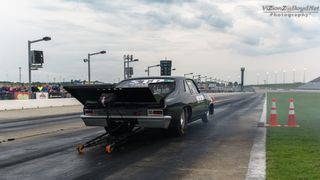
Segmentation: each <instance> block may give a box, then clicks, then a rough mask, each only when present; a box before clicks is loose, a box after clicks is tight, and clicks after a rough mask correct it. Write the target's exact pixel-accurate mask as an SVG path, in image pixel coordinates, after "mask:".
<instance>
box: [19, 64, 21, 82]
mask: <svg viewBox="0 0 320 180" xmlns="http://www.w3.org/2000/svg"><path fill="white" fill-rule="evenodd" d="M19 83H21V67H19Z"/></svg>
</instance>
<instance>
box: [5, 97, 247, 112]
mask: <svg viewBox="0 0 320 180" xmlns="http://www.w3.org/2000/svg"><path fill="white" fill-rule="evenodd" d="M208 94H209V95H210V96H214V97H222V96H234V95H239V94H246V93H208ZM76 105H81V103H80V102H79V101H78V100H76V99H75V98H59V99H30V100H0V111H4V110H14V109H30V108H44V107H59V106H76Z"/></svg>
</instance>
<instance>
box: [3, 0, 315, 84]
mask: <svg viewBox="0 0 320 180" xmlns="http://www.w3.org/2000/svg"><path fill="white" fill-rule="evenodd" d="M262 5H297V6H304V5H314V6H319V5H320V1H319V0H312V1H310V0H309V1H281V3H280V4H279V1H270V0H268V1H251V0H250V1H240V0H239V1H237V0H232V1H223V0H216V1H209V0H188V1H182V0H164V1H160V0H131V1H102V0H101V1H100V0H91V1H89V0H41V1H39V0H28V1H21V0H10V1H9V0H7V1H2V2H1V6H0V24H1V28H0V32H1V33H0V39H1V41H0V52H1V56H0V62H1V66H0V80H5V79H9V80H11V81H18V67H19V66H21V67H22V76H23V81H27V40H35V39H39V38H41V37H43V36H51V37H52V40H51V41H49V42H39V43H36V44H33V46H32V47H33V49H39V50H43V51H44V56H45V64H44V68H43V69H40V70H38V71H33V80H34V81H48V80H49V81H53V78H56V80H57V81H60V80H62V79H65V80H70V79H86V78H87V64H85V63H84V62H83V61H82V59H83V58H85V57H86V56H87V53H88V52H90V53H92V52H96V51H100V50H106V51H107V54H104V55H98V56H93V57H92V59H91V60H92V61H91V64H92V77H91V79H93V80H100V81H104V82H116V81H118V79H119V78H120V79H122V78H123V55H124V54H133V55H134V57H135V58H139V59H140V61H139V62H136V63H132V64H131V65H132V66H133V67H134V73H135V76H144V75H146V73H145V72H144V69H145V68H146V67H147V66H148V65H154V64H157V63H159V60H160V59H164V58H165V57H167V58H168V59H172V60H173V66H174V67H175V68H176V69H177V70H176V71H175V72H174V73H173V74H174V75H183V74H184V73H188V72H194V73H195V74H201V75H207V76H211V77H214V78H219V79H224V80H230V81H237V80H238V77H239V74H240V67H241V66H244V67H246V77H247V78H246V83H247V84H255V83H257V80H258V76H259V82H260V83H262V82H263V80H264V79H266V72H269V76H268V79H269V82H270V83H274V82H275V73H276V72H277V80H278V82H282V80H283V73H282V72H283V70H285V71H286V74H285V75H286V82H292V78H293V69H295V70H296V71H295V75H296V81H302V80H303V71H304V68H306V69H307V71H306V75H307V80H312V79H314V78H316V77H318V76H320V71H319V67H320V61H319V58H320V47H319V45H320V19H319V14H318V13H316V14H312V15H310V16H309V17H300V18H298V17H291V18H288V17H270V15H269V14H266V13H263V11H262ZM158 74H159V70H158V69H156V68H154V69H152V70H151V75H158Z"/></svg>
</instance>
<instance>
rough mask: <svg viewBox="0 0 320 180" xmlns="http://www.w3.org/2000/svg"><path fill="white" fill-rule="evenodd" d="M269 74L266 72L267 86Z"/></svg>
mask: <svg viewBox="0 0 320 180" xmlns="http://www.w3.org/2000/svg"><path fill="white" fill-rule="evenodd" d="M268 79H269V72H266V84H268Z"/></svg>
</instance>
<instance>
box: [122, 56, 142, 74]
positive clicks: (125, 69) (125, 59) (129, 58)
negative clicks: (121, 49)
mask: <svg viewBox="0 0 320 180" xmlns="http://www.w3.org/2000/svg"><path fill="white" fill-rule="evenodd" d="M137 61H139V59H133V55H132V54H131V55H129V54H128V55H123V79H128V78H131V74H130V64H129V63H130V62H137Z"/></svg>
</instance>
